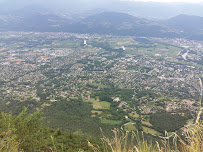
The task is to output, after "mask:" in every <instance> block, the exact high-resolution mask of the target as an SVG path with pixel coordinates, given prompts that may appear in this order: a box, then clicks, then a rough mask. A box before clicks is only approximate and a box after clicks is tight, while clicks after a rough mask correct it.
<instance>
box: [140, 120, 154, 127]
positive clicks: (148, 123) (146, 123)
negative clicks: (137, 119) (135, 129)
mask: <svg viewBox="0 0 203 152" xmlns="http://www.w3.org/2000/svg"><path fill="white" fill-rule="evenodd" d="M142 124H144V125H147V126H149V127H151V126H152V124H151V123H150V122H148V121H142Z"/></svg>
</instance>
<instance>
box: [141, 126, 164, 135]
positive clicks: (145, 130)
mask: <svg viewBox="0 0 203 152" xmlns="http://www.w3.org/2000/svg"><path fill="white" fill-rule="evenodd" d="M143 131H144V132H145V133H148V134H152V135H163V134H162V133H160V132H158V131H156V130H154V129H151V128H148V127H145V126H143Z"/></svg>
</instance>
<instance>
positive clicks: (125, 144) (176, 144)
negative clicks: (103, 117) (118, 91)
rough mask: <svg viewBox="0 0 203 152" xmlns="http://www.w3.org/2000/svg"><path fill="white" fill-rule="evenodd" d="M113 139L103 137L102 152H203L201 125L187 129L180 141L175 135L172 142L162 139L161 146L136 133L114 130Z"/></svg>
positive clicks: (95, 150)
mask: <svg viewBox="0 0 203 152" xmlns="http://www.w3.org/2000/svg"><path fill="white" fill-rule="evenodd" d="M113 132H114V137H113V138H112V139H110V138H106V137H105V136H104V135H103V138H102V142H103V145H104V151H103V152H202V150H203V142H202V141H203V124H197V125H195V128H193V129H188V131H187V132H185V133H184V135H185V137H186V138H185V139H184V140H183V139H181V138H180V137H179V136H178V135H177V134H175V136H174V138H173V141H171V140H170V141H169V140H168V139H163V140H162V144H160V143H158V142H156V144H152V143H151V142H148V141H147V140H146V139H144V137H143V136H140V135H139V134H138V132H129V131H126V132H122V131H119V130H118V129H114V131H113ZM88 145H89V146H90V147H92V149H93V151H94V152H100V150H99V148H98V147H95V146H93V145H92V144H91V143H90V142H88Z"/></svg>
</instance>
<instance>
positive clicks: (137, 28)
mask: <svg viewBox="0 0 203 152" xmlns="http://www.w3.org/2000/svg"><path fill="white" fill-rule="evenodd" d="M69 29H71V31H73V32H79V33H99V34H116V35H133V36H157V37H165V36H167V37H174V36H178V34H177V33H176V32H175V31H171V30H170V29H169V28H167V27H166V26H163V25H160V24H158V23H156V22H153V21H149V20H147V19H143V18H137V17H134V16H131V15H128V14H125V13H118V12H103V13H99V14H96V15H92V16H89V17H87V18H85V19H83V20H81V21H79V22H77V23H74V24H72V25H71V26H70V28H69Z"/></svg>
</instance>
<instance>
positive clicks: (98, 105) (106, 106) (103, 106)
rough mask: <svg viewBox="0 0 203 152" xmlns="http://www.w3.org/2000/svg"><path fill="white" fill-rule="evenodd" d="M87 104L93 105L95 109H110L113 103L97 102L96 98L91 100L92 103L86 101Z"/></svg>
mask: <svg viewBox="0 0 203 152" xmlns="http://www.w3.org/2000/svg"><path fill="white" fill-rule="evenodd" d="M85 102H90V103H92V104H93V108H94V109H109V108H110V106H111V103H109V102H106V101H99V100H95V99H94V98H91V99H90V101H85Z"/></svg>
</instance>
